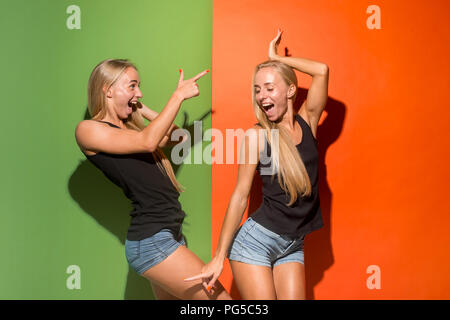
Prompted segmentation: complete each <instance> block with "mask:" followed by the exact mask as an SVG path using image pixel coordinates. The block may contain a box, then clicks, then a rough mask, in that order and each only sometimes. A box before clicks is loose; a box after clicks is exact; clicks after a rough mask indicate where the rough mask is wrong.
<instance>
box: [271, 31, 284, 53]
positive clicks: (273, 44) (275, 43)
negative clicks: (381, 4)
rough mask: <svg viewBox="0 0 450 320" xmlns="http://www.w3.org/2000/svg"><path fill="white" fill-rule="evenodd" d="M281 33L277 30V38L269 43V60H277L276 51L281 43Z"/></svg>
mask: <svg viewBox="0 0 450 320" xmlns="http://www.w3.org/2000/svg"><path fill="white" fill-rule="evenodd" d="M282 33H283V31H281V29H278V34H277V36H276V37H275V39H273V40H272V41H270V44H269V60H277V59H278V58H279V56H278V53H277V51H278V45H279V44H280V41H281V35H282Z"/></svg>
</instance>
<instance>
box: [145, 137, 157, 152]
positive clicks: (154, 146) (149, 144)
mask: <svg viewBox="0 0 450 320" xmlns="http://www.w3.org/2000/svg"><path fill="white" fill-rule="evenodd" d="M157 148H158V143H155V141H153V140H152V141H148V142H147V143H146V150H147V151H148V152H154V151H156V149H157Z"/></svg>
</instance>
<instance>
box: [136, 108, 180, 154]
mask: <svg viewBox="0 0 450 320" xmlns="http://www.w3.org/2000/svg"><path fill="white" fill-rule="evenodd" d="M138 108H139V109H138V110H139V111H140V112H141V114H142V116H143V117H144V118H145V119H147V120H149V121H153V120H154V119H156V117H157V116H158V115H159V113H158V112H156V111H155V110H152V109H150V108H149V107H147V106H146V105H145V104H143V103H141V102H138ZM177 129H179V128H178V126H177V125H176V124H175V123H172V125H171V126H170V127H169V130H168V131H167V133H166V135H165V136H164V137H163V139H162V140H161V142H160V143H159V147H161V148H162V147H165V146H168V145H174V144H177V143H180V142H183V141H185V140H186V139H187V136H186V135H183V136H182V139H181V140H178V141H172V140H171V139H170V135H171V134H172V132H173V131H174V130H177Z"/></svg>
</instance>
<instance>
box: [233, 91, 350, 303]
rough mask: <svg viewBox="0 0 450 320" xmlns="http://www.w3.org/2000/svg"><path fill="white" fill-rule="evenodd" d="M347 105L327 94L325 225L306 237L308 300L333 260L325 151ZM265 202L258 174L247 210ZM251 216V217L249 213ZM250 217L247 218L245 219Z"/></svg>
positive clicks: (322, 170)
mask: <svg viewBox="0 0 450 320" xmlns="http://www.w3.org/2000/svg"><path fill="white" fill-rule="evenodd" d="M307 93H308V90H306V89H303V88H298V93H297V98H296V102H295V105H294V109H295V111H296V112H298V110H299V109H300V107H301V105H302V103H303V101H304V100H305V99H306V95H307ZM345 113H346V107H345V104H343V103H342V102H340V101H337V100H335V99H332V98H330V97H328V101H327V105H326V106H325V110H324V114H326V116H325V117H324V114H323V115H322V118H321V122H319V123H320V125H319V129H318V130H317V135H318V136H317V140H318V141H319V143H318V149H319V194H320V205H321V208H322V218H323V224H324V226H323V227H322V228H321V229H320V230H317V231H315V232H313V233H311V234H309V235H308V236H307V237H306V240H305V272H306V274H305V277H306V299H309V300H311V299H315V297H314V287H315V286H316V285H317V284H318V283H319V282H320V281H321V280H322V278H323V274H324V273H325V271H326V270H327V269H328V268H329V267H331V266H332V265H333V263H334V257H333V248H332V246H331V237H330V233H331V203H332V196H333V195H332V193H331V189H330V187H329V185H328V181H327V170H326V165H325V154H326V152H327V149H328V148H329V146H331V145H332V144H333V143H334V142H335V141H336V140H337V139H338V138H339V135H340V133H341V131H342V128H343V124H344V119H345ZM261 203H262V180H261V177H260V175H259V174H258V173H256V174H255V178H254V179H253V184H252V188H251V191H250V197H249V203H248V210H247V212H249V215H250V216H251V214H252V213H253V212H255V211H256V210H257V209H258V208H259V206H260V205H261ZM247 217H248V216H247ZM247 217H244V219H246V218H247ZM230 294H231V296H232V297H233V299H241V296H240V294H239V290H238V288H237V286H236V283H235V282H234V280H233V281H232V283H231V289H230Z"/></svg>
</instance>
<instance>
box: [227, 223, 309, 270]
mask: <svg viewBox="0 0 450 320" xmlns="http://www.w3.org/2000/svg"><path fill="white" fill-rule="evenodd" d="M304 238H305V237H304V236H303V237H300V238H298V239H289V238H286V237H285V236H280V235H279V234H277V233H275V232H273V231H270V230H269V229H267V228H265V227H263V226H262V225H260V224H259V223H257V222H256V221H254V220H253V219H252V218H251V217H250V218H248V219H247V221H245V223H244V224H243V225H242V227H241V228H240V229H239V231H238V232H237V233H236V235H235V237H234V240H233V243H232V245H231V248H230V250H229V252H228V259H229V260H234V261H239V262H244V263H248V264H253V265H259V266H266V267H272V268H273V267H275V266H277V265H280V264H283V263H288V262H298V263H301V264H305V260H304V254H303V245H304Z"/></svg>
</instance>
